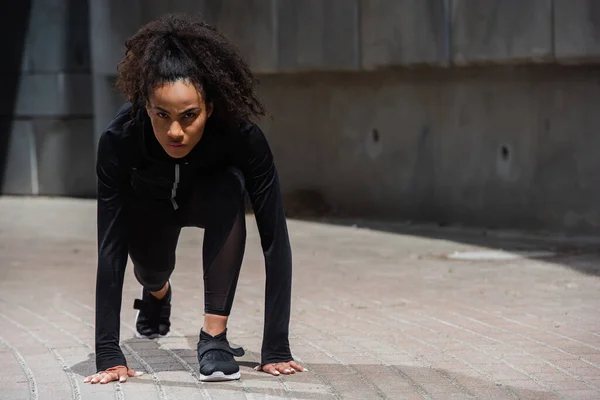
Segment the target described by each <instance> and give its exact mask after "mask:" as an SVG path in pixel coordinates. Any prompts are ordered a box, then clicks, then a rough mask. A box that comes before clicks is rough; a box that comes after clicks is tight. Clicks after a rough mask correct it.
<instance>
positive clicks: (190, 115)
mask: <svg viewBox="0 0 600 400" xmlns="http://www.w3.org/2000/svg"><path fill="white" fill-rule="evenodd" d="M183 117H184V118H186V119H192V118H195V117H196V113H187V114H185V115H184V116H183Z"/></svg>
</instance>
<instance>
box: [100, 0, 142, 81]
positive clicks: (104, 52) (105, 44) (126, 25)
mask: <svg viewBox="0 0 600 400" xmlns="http://www.w3.org/2000/svg"><path fill="white" fill-rule="evenodd" d="M142 3H143V1H142V0H127V1H122V0H93V1H90V26H91V28H90V29H91V31H90V32H91V34H90V43H91V48H92V51H91V54H92V56H91V59H92V68H93V70H94V72H95V73H97V74H105V75H116V74H117V66H118V64H119V62H120V61H121V59H122V58H123V56H124V55H125V40H126V39H127V38H129V37H130V36H131V35H133V34H134V33H135V32H136V31H137V30H138V29H139V28H140V27H141V25H142V7H143V4H142Z"/></svg>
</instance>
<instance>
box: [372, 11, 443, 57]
mask: <svg viewBox="0 0 600 400" xmlns="http://www.w3.org/2000/svg"><path fill="white" fill-rule="evenodd" d="M445 4H446V2H444V1H443V0H361V2H360V14H361V15H360V21H361V22H360V25H361V52H362V53H361V59H362V66H363V67H364V68H366V69H373V68H381V67H387V66H404V65H415V64H445V63H447V62H448V61H449V45H450V38H449V29H447V28H448V24H449V21H448V20H447V18H449V12H447V11H448V10H446V8H445Z"/></svg>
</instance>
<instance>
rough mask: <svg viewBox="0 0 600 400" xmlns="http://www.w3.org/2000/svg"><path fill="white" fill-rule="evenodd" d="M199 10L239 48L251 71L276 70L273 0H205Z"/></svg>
mask: <svg viewBox="0 0 600 400" xmlns="http://www.w3.org/2000/svg"><path fill="white" fill-rule="evenodd" d="M201 12H202V14H203V15H204V17H205V19H206V21H207V22H208V23H210V24H213V25H215V26H216V27H217V28H218V29H219V31H221V32H222V33H223V34H224V35H225V36H227V37H228V38H229V40H231V42H232V43H233V44H235V46H236V47H238V48H239V49H240V52H241V54H242V56H243V57H244V58H245V59H246V60H247V61H248V63H249V64H250V67H251V68H252V70H254V71H255V72H272V71H275V70H276V69H277V53H276V52H277V48H276V45H275V34H276V33H275V15H274V10H273V0H222V1H208V0H205V1H204V6H203V9H202V10H201Z"/></svg>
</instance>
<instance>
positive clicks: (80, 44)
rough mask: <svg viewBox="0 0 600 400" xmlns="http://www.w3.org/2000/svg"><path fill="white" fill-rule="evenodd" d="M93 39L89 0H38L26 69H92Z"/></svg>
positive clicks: (33, 15) (32, 21) (71, 70)
mask: <svg viewBox="0 0 600 400" xmlns="http://www.w3.org/2000/svg"><path fill="white" fill-rule="evenodd" d="M89 38H90V36H89V12H88V0H80V1H72V0H34V1H32V8H31V13H30V19H29V28H28V31H27V41H26V48H25V54H24V57H23V71H24V72H26V73H39V72H83V71H89V69H90V43H89Z"/></svg>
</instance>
